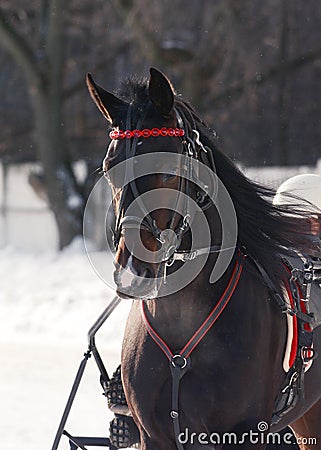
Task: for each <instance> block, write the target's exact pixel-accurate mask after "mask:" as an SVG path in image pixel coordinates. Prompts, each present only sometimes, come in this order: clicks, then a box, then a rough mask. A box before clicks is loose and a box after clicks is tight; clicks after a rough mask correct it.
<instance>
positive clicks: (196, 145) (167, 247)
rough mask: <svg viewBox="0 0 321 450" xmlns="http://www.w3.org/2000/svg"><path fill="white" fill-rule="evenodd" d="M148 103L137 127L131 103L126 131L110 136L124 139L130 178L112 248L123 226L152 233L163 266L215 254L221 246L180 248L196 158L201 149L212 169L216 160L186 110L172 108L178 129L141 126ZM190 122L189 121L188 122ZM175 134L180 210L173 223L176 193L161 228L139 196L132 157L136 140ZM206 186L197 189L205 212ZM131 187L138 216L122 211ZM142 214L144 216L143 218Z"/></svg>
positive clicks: (207, 204) (123, 192) (121, 200)
mask: <svg viewBox="0 0 321 450" xmlns="http://www.w3.org/2000/svg"><path fill="white" fill-rule="evenodd" d="M150 104H151V103H149V104H148V105H147V107H146V108H145V111H144V113H143V114H142V116H141V117H140V119H139V120H138V122H137V124H136V128H135V129H134V130H132V106H131V105H130V106H129V108H128V112H127V117H126V130H124V131H123V130H119V129H113V130H112V131H111V132H110V133H109V136H110V138H111V139H112V140H125V158H126V171H127V172H128V173H127V174H126V175H127V176H126V179H127V178H128V179H129V180H130V181H129V182H128V183H127V184H125V185H124V187H123V189H122V190H121V193H120V198H119V206H118V214H117V216H116V218H115V226H114V229H113V230H112V231H113V242H114V247H115V250H116V251H117V248H118V246H119V241H120V236H121V232H122V230H123V229H131V228H135V229H140V230H145V231H148V232H149V233H151V234H152V235H153V236H154V238H155V239H156V240H157V241H158V243H159V244H160V245H161V246H163V247H162V248H164V252H163V257H162V261H161V262H163V263H165V266H170V265H172V264H173V263H174V262H175V261H182V262H185V261H190V260H192V259H195V258H196V257H197V256H200V255H202V254H206V253H214V252H218V251H220V250H221V247H220V246H218V245H214V246H211V247H206V248H205V247H204V248H199V249H196V250H195V249H194V250H193V251H186V250H182V249H181V248H180V247H181V243H182V238H183V235H184V234H185V233H186V232H187V231H188V230H189V229H190V225H191V221H192V215H191V212H190V208H189V201H188V198H191V195H192V182H191V180H192V179H195V177H197V175H198V174H195V173H194V172H195V164H194V163H195V161H199V155H200V154H201V153H202V152H203V153H204V154H206V157H207V159H208V160H209V165H210V169H211V170H213V171H214V172H215V163H214V159H213V155H212V152H211V150H210V149H209V148H207V147H206V146H205V145H203V143H202V142H201V140H200V133H199V131H198V130H197V127H196V123H195V120H194V118H193V116H192V114H189V115H190V120H188V119H187V117H186V113H185V112H183V111H178V110H177V109H176V108H175V114H176V122H177V128H165V127H163V128H160V129H159V128H152V129H148V128H144V129H141V127H142V124H143V121H144V119H145V117H146V114H147V111H148V109H149V107H150ZM190 122H192V124H191V123H190ZM157 136H160V137H165V136H169V137H176V138H179V139H180V140H181V143H182V155H183V156H184V157H185V159H184V161H186V164H184V173H185V175H184V178H183V176H180V177H179V186H178V192H179V193H183V194H185V195H184V196H183V202H184V206H183V209H182V210H183V213H182V214H181V218H180V220H179V222H178V224H177V225H176V226H175V220H177V219H176V212H175V211H176V210H177V204H178V202H179V196H177V198H176V205H174V207H173V213H172V216H171V219H170V220H169V222H168V223H169V226H168V228H167V229H166V230H161V229H160V228H159V227H158V225H157V223H156V220H155V219H153V217H152V216H151V214H150V212H149V211H148V210H147V209H146V206H145V204H144V202H143V201H142V199H141V196H140V193H139V190H138V187H137V183H136V181H135V176H134V157H135V156H137V147H138V144H139V140H140V139H141V138H142V139H147V138H150V137H151V138H153V137H157ZM207 189H208V186H205V185H204V189H199V190H197V192H196V203H197V204H198V205H199V206H200V208H201V209H202V210H203V211H205V210H206V209H208V208H209V207H210V206H211V204H212V203H211V200H209V199H208V197H207V194H208V192H207ZM129 190H131V192H132V195H133V197H134V199H135V202H136V203H137V206H138V208H139V209H140V212H141V214H142V216H141V217H138V215H126V212H125V207H124V205H125V199H126V196H127V194H128V192H129ZM142 217H143V218H142Z"/></svg>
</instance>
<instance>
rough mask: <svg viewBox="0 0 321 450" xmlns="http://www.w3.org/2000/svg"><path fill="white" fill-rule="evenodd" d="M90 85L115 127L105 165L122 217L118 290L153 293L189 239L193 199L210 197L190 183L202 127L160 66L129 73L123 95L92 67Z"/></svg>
mask: <svg viewBox="0 0 321 450" xmlns="http://www.w3.org/2000/svg"><path fill="white" fill-rule="evenodd" d="M87 85H88V88H89V91H90V94H91V96H92V98H93V100H94V102H95V103H96V105H97V106H98V108H99V110H100V111H101V113H102V114H103V115H104V117H105V118H106V119H107V120H108V122H109V123H110V125H111V127H112V131H111V132H110V137H111V142H110V144H109V147H108V150H107V154H106V156H105V159H104V161H103V171H104V174H105V175H106V177H107V178H108V181H109V183H110V185H111V189H112V195H113V208H114V212H115V217H116V221H115V222H116V224H115V230H114V241H115V247H116V256H115V273H114V278H115V282H116V284H117V286H118V294H119V295H120V296H122V297H127V298H128V297H129V298H137V297H139V298H144V299H148V298H155V297H157V295H158V293H159V289H160V287H161V285H162V284H163V281H164V280H166V272H167V270H168V267H169V266H170V265H171V263H172V262H173V261H172V256H173V254H174V253H175V251H176V250H177V249H178V248H180V247H181V246H182V245H183V244H182V240H184V242H185V245H188V241H189V239H190V236H189V232H188V231H189V226H190V222H191V220H192V219H193V218H195V215H196V214H195V209H197V207H196V208H195V205H197V204H200V203H202V202H203V204H204V199H205V197H206V194H205V192H204V190H203V189H200V188H198V189H195V184H194V183H193V182H192V180H193V178H194V181H195V180H197V178H198V173H197V170H199V169H196V168H195V167H193V164H191V160H193V158H194V157H195V156H196V159H195V160H197V152H198V147H199V145H196V144H195V142H197V138H198V136H197V132H196V131H195V130H194V132H193V130H190V129H187V126H186V124H187V121H186V120H184V118H183V117H182V115H181V114H180V113H179V112H178V110H177V108H176V107H175V93H174V90H173V87H172V85H171V83H170V82H169V80H168V79H167V78H166V77H165V75H163V74H162V73H161V72H159V71H158V70H156V69H153V68H152V69H150V78H149V80H145V81H142V82H141V83H137V80H135V83H132V82H131V81H130V80H129V81H128V82H127V85H125V86H124V89H123V91H122V92H120V93H119V95H117V96H116V95H114V94H112V93H110V92H107V91H105V90H104V89H103V88H102V87H101V86H99V85H97V84H96V83H95V82H94V80H93V78H92V76H91V75H90V74H88V75H87ZM191 133H192V136H190V135H191ZM193 133H196V134H193ZM204 189H206V187H204ZM196 200H197V202H198V203H197V202H196ZM203 206H204V205H203Z"/></svg>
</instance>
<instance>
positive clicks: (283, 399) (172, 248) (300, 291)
mask: <svg viewBox="0 0 321 450" xmlns="http://www.w3.org/2000/svg"><path fill="white" fill-rule="evenodd" d="M149 106H150V104H148V105H147V107H146V109H145V112H144V113H143V115H142V117H141V118H140V119H139V120H138V122H137V125H136V127H137V129H135V130H133V131H132V130H131V122H132V110H131V106H130V107H129V110H128V113H127V118H126V127H127V130H125V131H122V130H115V129H114V130H112V131H111V133H110V138H111V139H113V140H115V139H125V140H126V160H128V165H127V166H126V170H128V172H129V174H130V175H131V176H130V180H131V181H130V182H129V183H127V184H125V185H124V188H123V190H122V192H121V195H120V200H119V213H118V216H117V217H116V221H115V228H114V230H113V234H114V245H115V248H116V249H117V247H118V245H119V240H120V235H121V231H122V229H126V228H136V229H137V228H138V229H144V230H147V231H149V232H150V233H151V234H152V235H153V236H154V237H155V239H156V240H157V241H158V242H159V243H160V244H161V245H162V246H164V248H165V250H164V256H163V259H162V260H161V262H162V263H164V264H165V271H164V275H165V277H166V267H168V266H170V265H172V264H173V263H174V262H175V261H181V262H186V261H190V260H193V259H195V258H197V257H198V256H200V255H202V254H209V253H216V252H219V251H222V250H225V249H224V248H221V246H220V245H213V246H211V247H209V248H208V247H207V248H197V249H193V251H188V250H182V249H181V248H180V247H181V242H182V237H183V235H184V234H185V233H186V232H187V231H188V230H189V228H190V223H191V222H190V221H191V215H190V212H189V207H188V202H187V201H185V204H184V213H183V214H182V219H180V221H179V223H178V225H177V226H176V228H174V224H175V210H176V208H174V210H173V211H174V212H173V214H172V217H171V220H170V221H169V228H168V229H166V230H161V229H160V228H159V227H158V226H157V223H156V221H155V220H154V219H153V218H152V216H151V214H150V213H149V212H148V211H147V209H146V207H145V205H144V203H143V201H142V200H141V199H140V194H139V190H138V188H137V184H136V181H135V177H134V176H133V173H134V172H133V171H134V167H133V157H134V156H136V149H137V145H138V142H139V139H141V138H143V139H146V138H149V137H157V136H170V137H176V138H179V139H180V140H181V143H182V154H183V155H186V157H187V158H186V161H187V164H186V180H185V186H184V188H185V192H184V194H186V197H188V196H190V194H191V183H190V181H189V180H190V179H192V171H193V164H192V161H193V159H195V160H198V158H199V154H200V153H202V152H204V153H206V155H207V157H208V158H209V162H210V168H211V169H212V170H213V171H214V172H215V163H214V160H213V156H212V152H211V151H208V149H207V148H206V147H205V146H204V145H203V144H202V142H201V141H200V137H199V132H198V131H197V129H196V124H195V122H194V119H193V117H192V115H191V119H192V120H191V122H192V125H190V121H188V120H186V117H184V113H180V112H178V111H177V110H175V113H176V119H177V125H178V127H177V128H161V129H158V128H153V129H144V130H140V127H141V126H142V123H143V120H144V118H145V116H146V112H147V111H148V109H149ZM129 189H130V190H131V191H132V194H133V196H134V198H135V199H136V201H137V204H138V206H139V209H140V212H141V213H142V214H143V219H141V218H140V217H138V216H136V215H126V211H125V208H124V205H125V198H126V195H127V193H128V190H129ZM178 190H179V191H180V192H181V191H183V178H182V177H180V184H179V188H178ZM197 194H198V195H197V196H196V201H197V202H198V203H199V204H200V205H201V208H202V210H205V209H207V208H208V207H209V206H210V205H209V203H210V200H209V201H208V203H207V204H206V203H205V199H206V196H207V192H206V189H204V192H203V193H197ZM176 206H177V205H176ZM245 257H246V255H245V254H243V253H242V252H241V251H240V250H239V251H238V252H237V255H236V262H235V266H234V269H233V272H232V275H231V278H230V281H229V283H228V285H227V287H226V289H225V291H224V293H223V294H222V296H221V298H220V299H219V301H218V302H217V304H216V305H215V306H214V308H213V309H212V311H211V312H210V313H209V315H208V317H207V318H206V319H205V320H204V322H203V323H202V325H201V326H200V327H199V328H198V329H197V330H196V331H195V333H194V334H193V336H192V337H191V338H190V339H189V340H188V342H187V343H186V344H185V346H184V347H183V348H182V349H180V350H176V349H174V350H173V349H171V348H170V347H169V346H168V344H167V343H166V342H165V341H164V339H163V338H162V337H161V336H160V335H159V334H158V333H157V332H156V331H155V329H154V328H153V326H152V325H151V323H150V321H149V319H148V314H147V312H146V309H145V302H144V301H141V313H142V318H143V321H144V324H145V326H146V329H147V332H148V334H149V335H150V337H151V338H152V339H153V341H154V342H155V343H156V345H157V346H158V347H159V348H160V350H161V351H162V352H163V354H164V355H165V356H166V358H167V359H168V361H169V366H170V371H171V376H172V394H171V411H170V417H171V419H172V422H173V428H174V435H175V441H176V446H177V449H178V450H184V447H183V445H182V444H181V442H180V441H179V435H180V411H179V389H180V381H181V379H182V378H183V376H184V375H185V374H186V372H187V371H188V369H189V368H190V366H191V354H192V352H193V351H194V349H195V348H196V347H197V345H198V344H199V343H200V342H201V341H202V339H203V338H204V337H205V336H206V334H207V333H208V332H209V330H210V329H211V327H212V326H213V325H214V323H215V322H216V321H217V320H218V318H219V317H220V315H221V314H222V312H223V311H224V309H225V308H226V306H227V305H228V303H229V301H230V299H231V297H232V295H233V293H234V291H235V289H236V287H237V285H238V282H239V279H240V277H241V274H242V270H243V265H244V259H245ZM248 258H250V259H251V261H252V262H253V264H254V265H255V266H256V268H257V270H258V272H259V273H260V275H261V276H262V279H263V282H264V284H265V285H266V287H267V288H268V289H269V290H270V291H271V293H272V294H273V296H274V298H275V300H276V302H277V304H278V306H279V307H280V309H281V312H282V313H285V314H288V315H290V316H293V317H295V320H296V321H297V327H298V330H299V332H298V342H297V351H296V354H295V355H294V360H293V364H292V366H291V368H290V370H289V372H288V373H287V375H286V377H285V380H284V383H283V386H282V388H281V391H280V393H279V395H278V397H277V399H276V401H275V407H274V413H273V417H272V424H276V423H278V422H279V421H280V420H281V419H282V417H283V416H284V415H285V414H286V413H287V412H289V411H290V410H291V409H292V408H294V406H295V405H296V404H297V402H298V400H299V398H301V399H302V398H304V385H303V380H304V370H305V367H306V365H307V364H308V363H309V362H311V361H312V360H313V359H314V358H315V352H314V350H313V347H312V337H313V333H312V324H313V321H314V318H313V314H311V313H310V312H309V308H308V301H309V297H310V290H311V287H310V282H311V280H314V279H315V277H314V274H313V266H311V265H310V266H309V267H308V266H307V267H306V268H305V269H304V270H305V271H304V273H303V275H302V274H301V273H299V272H298V271H297V269H295V267H291V266H290V265H289V263H288V261H285V262H284V263H285V265H286V267H287V268H288V271H289V282H286V283H285V286H286V290H287V294H288V299H289V302H287V300H286V299H285V297H284V296H282V295H281V294H280V292H279V289H278V288H277V287H276V286H275V285H274V283H273V282H272V280H271V279H270V277H269V275H268V274H267V272H266V271H265V269H264V268H263V267H262V266H261V264H260V263H259V262H258V261H256V260H255V259H253V258H251V257H248ZM302 276H303V281H302V279H301V278H302ZM300 277H301V278H300ZM320 278H321V277H320Z"/></svg>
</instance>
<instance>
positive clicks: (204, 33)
mask: <svg viewBox="0 0 321 450" xmlns="http://www.w3.org/2000/svg"><path fill="white" fill-rule="evenodd" d="M320 23H321V8H320V2H319V0H307V1H305V2H302V1H301V0H266V1H265V2H261V1H259V0H253V1H251V2H249V1H245V0H163V1H161V2H160V1H158V0H157V1H156V0H155V1H154V0H109V1H106V0H94V1H92V0H37V1H36V0H30V1H28V2H26V1H25V0H2V1H1V7H0V67H1V72H0V95H1V103H0V116H1V128H0V165H1V185H0V186H1V187H0V206H1V216H2V217H1V223H2V225H1V228H0V230H1V232H2V233H1V241H0V244H1V245H2V246H3V245H8V244H14V245H16V246H18V247H22V248H28V247H31V248H36V249H42V248H47V247H50V246H52V247H59V248H61V249H62V248H64V247H65V246H67V245H68V244H69V243H70V242H71V241H72V240H73V238H74V237H75V236H77V235H79V234H81V229H82V215H83V208H84V205H85V203H86V200H87V197H88V195H89V193H90V191H91V189H92V187H93V185H94V183H95V181H96V176H95V175H93V172H94V171H95V169H96V168H98V167H100V164H101V160H102V158H103V156H104V154H105V149H106V146H107V144H108V137H107V124H106V122H105V121H104V119H103V118H102V117H101V116H100V115H99V113H98V111H97V109H96V108H95V106H94V105H93V103H92V101H91V99H90V98H89V95H88V93H87V91H86V87H85V82H84V79H85V74H86V72H88V71H90V72H92V73H93V75H94V76H95V79H96V81H97V82H98V83H100V84H101V85H103V86H104V87H105V88H106V89H108V90H113V89H114V88H116V87H117V86H118V84H119V81H120V80H121V79H124V78H125V77H126V76H127V75H129V74H138V75H143V76H146V75H148V69H149V67H150V66H155V67H157V68H159V69H161V70H162V71H164V72H165V73H166V74H167V75H168V76H169V78H170V79H171V80H172V81H173V83H174V85H175V87H176V89H177V91H178V92H180V93H182V94H183V95H184V97H185V98H186V99H187V100H189V101H190V102H191V103H192V105H194V106H195V107H196V109H197V110H198V111H199V112H200V114H201V116H202V117H204V118H205V120H206V121H207V122H208V123H209V124H210V125H211V126H212V127H213V128H214V129H215V130H216V131H217V133H218V135H219V137H220V140H221V144H222V147H223V149H224V151H225V152H226V153H227V154H228V155H230V156H231V157H232V158H233V159H235V160H236V161H237V162H238V163H239V164H241V165H242V166H243V167H244V168H245V170H248V174H249V175H250V176H256V177H259V178H260V181H263V182H268V183H274V184H275V185H276V184H280V182H282V181H283V180H284V179H285V178H287V177H288V176H291V175H292V174H296V173H299V172H302V171H303V172H305V171H310V172H319V173H320V172H321V168H320V162H318V161H319V158H321V126H320V120H321V102H320V94H321V39H320V37H321V32H320ZM318 164H319V166H318ZM301 166H304V167H301ZM271 167H272V169H274V170H271V169H270V168H271ZM253 168H254V169H253ZM266 168H268V169H266ZM280 168H282V170H281V169H280ZM262 169H266V170H263V171H262ZM103 201H105V199H103V200H102V202H103ZM98 203H99V201H98ZM48 206H49V208H48ZM49 209H50V212H49ZM27 213H28V214H27ZM53 217H54V219H55V220H54V221H53V220H52V218H53ZM21 220H23V221H24V223H25V225H26V224H27V223H28V224H29V225H30V227H31V229H32V230H33V231H34V235H35V238H33V235H32V233H31V235H30V236H29V237H28V239H26V238H25V237H24V236H22V235H21V233H19V229H21V226H20V225H21ZM44 229H45V230H46V232H45V233H43V231H42V230H44Z"/></svg>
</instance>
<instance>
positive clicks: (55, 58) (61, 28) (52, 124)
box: [0, 0, 84, 248]
mask: <svg viewBox="0 0 321 450" xmlns="http://www.w3.org/2000/svg"><path fill="white" fill-rule="evenodd" d="M67 7H68V1H66V0H43V1H42V3H41V11H40V14H39V18H38V36H37V38H36V39H34V40H33V42H32V44H33V45H32V44H31V43H30V42H31V40H29V37H28V36H26V35H25V34H24V30H23V27H19V21H17V20H16V19H15V16H14V15H12V14H11V17H10V16H9V15H8V14H5V12H3V11H2V12H0V37H1V39H0V42H1V44H2V45H3V46H4V47H5V48H6V49H7V50H8V51H9V52H10V53H11V55H12V56H13V57H14V59H15V61H16V63H17V64H18V65H19V66H20V67H22V69H23V71H24V73H25V76H26V78H27V81H28V86H29V92H30V97H31V100H32V104H33V108H34V113H35V131H36V132H35V139H36V142H37V144H38V145H37V148H38V158H39V160H40V161H41V163H42V166H43V172H44V177H43V182H44V188H45V191H46V194H47V198H48V200H49V205H50V207H51V209H52V211H53V213H54V216H55V218H56V222H57V226H58V230H59V247H60V248H63V247H64V246H65V245H67V244H69V243H70V242H71V240H72V239H73V238H74V237H75V236H77V235H79V234H81V232H82V211H83V207H84V199H83V197H82V195H81V192H80V188H79V186H78V185H77V181H76V178H75V176H74V173H73V170H72V167H71V162H70V157H69V154H68V151H67V148H66V139H65V135H64V117H63V77H64V48H65V44H66V43H65V17H66V9H67ZM21 28H22V29H21Z"/></svg>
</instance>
